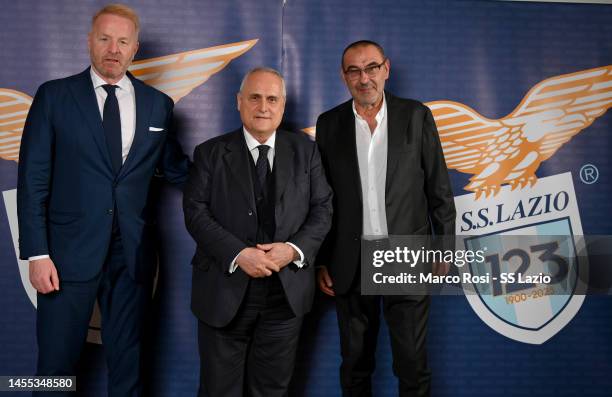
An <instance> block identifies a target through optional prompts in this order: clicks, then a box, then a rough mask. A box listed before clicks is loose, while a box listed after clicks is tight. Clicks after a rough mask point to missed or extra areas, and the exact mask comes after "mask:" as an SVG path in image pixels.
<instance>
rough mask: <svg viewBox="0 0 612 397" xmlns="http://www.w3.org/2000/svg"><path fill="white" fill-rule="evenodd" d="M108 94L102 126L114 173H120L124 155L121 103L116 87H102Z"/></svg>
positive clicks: (106, 85)
mask: <svg viewBox="0 0 612 397" xmlns="http://www.w3.org/2000/svg"><path fill="white" fill-rule="evenodd" d="M102 88H104V90H105V91H106V93H107V94H108V95H107V97H106V101H105V102H104V111H103V112H102V125H103V126H104V133H105V134H106V144H107V146H108V151H109V153H110V157H111V162H112V164H113V171H115V175H116V174H118V173H119V169H120V168H121V163H122V162H123V155H122V149H121V116H120V115H119V101H117V96H116V95H115V89H116V88H117V86H116V85H111V84H105V85H103V86H102Z"/></svg>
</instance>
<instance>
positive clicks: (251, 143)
mask: <svg viewBox="0 0 612 397" xmlns="http://www.w3.org/2000/svg"><path fill="white" fill-rule="evenodd" d="M242 133H243V134H244V140H245V141H246V144H247V147H248V148H249V152H251V151H253V150H254V149H255V148H256V147H257V146H259V145H268V146H270V147H271V148H272V150H274V143H275V142H276V131H274V132H273V133H272V135H270V137H269V138H268V140H267V141H266V142H264V143H259V141H258V140H257V139H255V138H253V135H251V133H250V132H249V131H247V129H246V127H244V126H243V127H242Z"/></svg>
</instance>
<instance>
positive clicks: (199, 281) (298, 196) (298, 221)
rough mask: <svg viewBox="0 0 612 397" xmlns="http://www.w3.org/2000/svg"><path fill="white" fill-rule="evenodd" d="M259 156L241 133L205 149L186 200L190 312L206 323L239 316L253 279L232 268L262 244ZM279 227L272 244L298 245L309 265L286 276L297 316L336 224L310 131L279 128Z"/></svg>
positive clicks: (197, 155) (199, 150) (199, 151)
mask: <svg viewBox="0 0 612 397" xmlns="http://www.w3.org/2000/svg"><path fill="white" fill-rule="evenodd" d="M252 163H253V159H252V157H251V155H250V154H249V152H248V149H247V146H246V142H245V140H244V136H243V132H242V128H240V129H238V130H236V131H234V132H231V133H228V134H225V135H221V136H219V137H216V138H213V139H210V140H208V141H206V142H204V143H202V144H200V145H198V146H197V147H196V149H195V152H194V167H193V168H192V170H191V173H190V175H189V178H188V181H187V184H186V186H185V190H184V196H183V209H184V211H185V223H186V225H187V230H189V233H190V234H191V236H192V237H193V238H194V240H195V241H196V243H197V250H196V253H195V256H194V258H193V261H192V263H193V281H192V298H191V308H192V311H193V313H194V314H195V315H196V316H197V317H198V318H199V319H200V320H202V321H204V322H205V323H207V324H209V325H211V326H214V327H222V326H225V325H227V324H228V323H229V322H230V321H231V320H232V319H233V318H234V316H235V315H236V312H237V311H238V308H239V306H240V303H241V302H242V299H243V297H244V294H245V291H246V288H247V284H248V281H249V276H248V275H247V274H246V273H244V272H243V271H242V270H241V269H240V268H238V269H237V270H236V271H235V272H234V273H232V274H229V272H228V270H229V266H230V264H231V262H232V261H233V259H234V258H235V257H236V256H237V255H238V253H239V252H240V251H241V250H242V249H244V248H246V247H252V246H254V245H255V242H256V234H257V211H256V207H255V198H254V193H253V184H252V178H251V171H252V165H251V164H252ZM274 175H275V178H276V179H275V185H276V192H275V197H274V199H275V222H276V232H275V235H274V239H273V241H275V242H286V241H288V242H291V243H293V244H295V245H297V246H298V247H299V248H300V249H301V250H302V252H303V253H304V256H305V261H306V266H304V267H303V268H301V269H298V268H297V266H295V265H294V264H290V265H289V266H286V267H285V268H283V269H282V270H281V272H280V273H279V277H280V280H281V283H282V285H283V287H284V290H285V294H286V296H287V300H288V301H289V305H290V306H291V308H292V309H293V312H294V313H295V314H296V315H297V316H301V315H303V314H305V313H307V312H308V311H309V310H310V307H311V306H312V299H313V296H314V270H313V266H308V264H311V263H313V262H314V259H315V256H316V255H317V251H318V250H319V247H320V245H321V243H322V241H323V239H324V238H325V235H326V234H327V232H328V231H329V228H330V226H331V213H332V206H331V198H332V194H331V189H330V188H329V185H328V184H327V180H326V178H325V174H324V172H323V167H322V166H321V159H320V155H319V151H318V150H317V146H316V145H315V143H314V142H312V141H310V140H309V139H308V138H307V137H306V136H305V135H303V134H296V133H290V132H286V131H280V130H279V131H277V133H276V143H275V155H274Z"/></svg>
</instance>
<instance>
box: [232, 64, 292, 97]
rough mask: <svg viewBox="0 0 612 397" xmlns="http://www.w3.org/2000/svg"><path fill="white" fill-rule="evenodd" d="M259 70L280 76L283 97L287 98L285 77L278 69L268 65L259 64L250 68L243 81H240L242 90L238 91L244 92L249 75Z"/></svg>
mask: <svg viewBox="0 0 612 397" xmlns="http://www.w3.org/2000/svg"><path fill="white" fill-rule="evenodd" d="M257 72H265V73H271V74H273V75H275V76H276V77H278V78H279V79H280V80H281V90H282V94H283V98H285V99H287V89H286V88H285V78H284V77H283V75H282V74H281V73H280V72H279V71H278V70H276V69H273V68H270V67H267V66H258V67H256V68H253V69H251V70H249V71H248V72H247V73H246V74H245V75H244V77H243V78H242V82H240V90H239V91H238V92H240V93H241V92H242V89H243V88H244V84H245V83H246V81H247V79H248V78H249V76H250V75H252V74H253V73H257Z"/></svg>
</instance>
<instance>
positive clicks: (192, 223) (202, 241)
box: [183, 145, 247, 271]
mask: <svg viewBox="0 0 612 397" xmlns="http://www.w3.org/2000/svg"><path fill="white" fill-rule="evenodd" d="M205 148H206V147H205V146H204V145H200V146H198V147H196V150H195V152H194V155H193V162H194V164H193V166H192V167H191V170H190V172H189V177H188V178H187V182H186V183H185V188H184V190H183V211H184V215H185V225H186V227H187V231H189V233H190V234H191V236H192V237H193V239H194V240H195V242H196V243H197V245H198V248H202V249H204V250H205V251H206V252H207V253H208V254H210V255H212V256H213V257H214V258H215V260H216V262H217V263H219V264H220V265H221V267H222V269H223V270H222V271H226V270H228V269H229V266H230V264H231V263H232V261H233V260H234V258H235V257H236V256H237V255H238V254H239V253H240V251H242V250H243V249H244V248H246V247H247V245H246V244H245V243H244V242H242V241H241V240H240V239H239V238H238V237H236V236H235V235H233V234H232V233H231V232H229V231H228V230H226V229H225V228H224V227H223V226H221V225H220V224H219V222H217V220H216V219H215V218H214V216H213V214H212V212H211V209H210V208H211V207H210V204H211V189H212V169H211V156H210V155H209V154H208V153H206V150H205Z"/></svg>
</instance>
